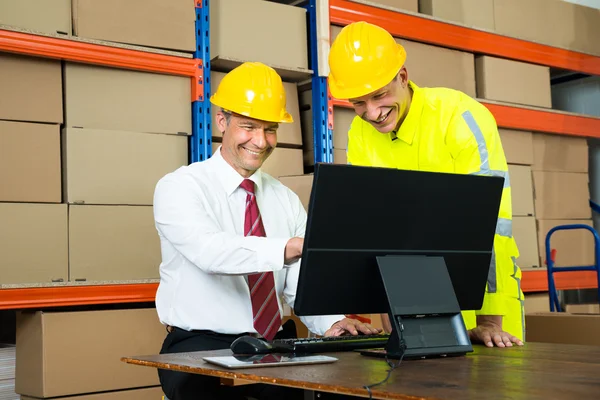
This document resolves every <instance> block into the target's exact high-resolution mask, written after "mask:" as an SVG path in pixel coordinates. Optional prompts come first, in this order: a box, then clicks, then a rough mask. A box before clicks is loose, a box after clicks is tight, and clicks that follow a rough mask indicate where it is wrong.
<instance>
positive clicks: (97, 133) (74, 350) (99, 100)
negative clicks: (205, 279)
mask: <svg viewBox="0 0 600 400" xmlns="http://www.w3.org/2000/svg"><path fill="white" fill-rule="evenodd" d="M126 3H127V4H123V2H120V1H110V0H109V1H86V0H73V1H71V0H49V1H47V2H42V3H39V2H35V1H31V0H8V1H4V2H2V3H1V4H0V24H4V25H7V26H9V29H14V30H26V31H31V32H35V33H40V34H44V35H50V36H54V37H61V38H66V39H69V40H76V41H83V42H93V43H100V44H103V43H106V44H110V45H112V46H117V47H126V48H133V49H137V50H143V51H148V52H159V53H166V54H175V55H178V56H180V57H189V58H191V57H192V54H191V53H192V52H193V51H194V50H195V18H196V17H195V9H194V1H193V0H176V1H169V2H164V1H158V0H156V1H154V0H150V1H147V0H144V1H140V0H132V1H128V2H126ZM107 42H110V43H107ZM0 70H2V73H1V74H0V87H1V88H2V90H0V221H2V223H1V224H0V238H1V240H0V253H1V254H2V255H3V261H2V262H1V263H0V286H3V287H10V286H13V287H15V286H16V287H29V286H40V285H65V284H75V283H76V282H81V281H85V282H87V283H90V282H93V283H100V284H101V283H104V282H113V281H117V282H127V281H132V280H145V279H156V278H158V266H159V264H160V246H159V240H158V235H157V232H156V229H155V227H154V218H153V215H152V203H153V193H154V187H155V185H156V183H157V181H158V180H159V179H160V178H161V177H162V176H164V175H165V174H167V173H168V172H171V171H173V170H175V169H177V168H178V167H180V166H182V165H187V164H188V135H190V134H191V121H192V117H191V106H190V103H191V85H190V78H187V77H179V76H170V75H162V74H154V73H146V72H138V71H134V70H125V69H119V68H108V67H100V66H94V65H88V64H80V63H72V62H61V61H57V60H50V59H42V58H35V57H29V56H21V55H13V54H6V53H0ZM141 332H142V333H143V334H141ZM164 336H165V330H164V327H163V326H162V325H161V324H160V322H159V321H158V318H157V315H156V310H155V309H153V308H148V309H114V310H106V311H78V312H74V311H72V312H69V311H67V310H64V311H58V312H41V311H37V312H22V313H19V314H18V318H17V352H16V353H17V354H16V360H17V361H16V365H17V370H16V385H15V386H16V392H17V393H19V394H20V395H21V398H23V399H34V398H35V399H43V398H49V397H52V398H60V397H62V396H72V397H69V398H70V399H82V400H83V399H86V400H120V399H128V400H129V399H140V400H141V399H157V400H158V399H160V398H161V396H162V391H161V390H160V388H159V387H158V385H159V382H158V377H157V374H156V370H152V369H150V368H148V369H146V368H141V367H134V366H130V365H127V364H125V363H123V362H121V361H120V357H122V356H125V355H136V354H137V355H139V354H156V353H158V351H159V350H160V346H161V343H162V340H163V338H164ZM100 392H102V393H100ZM91 393H97V394H91Z"/></svg>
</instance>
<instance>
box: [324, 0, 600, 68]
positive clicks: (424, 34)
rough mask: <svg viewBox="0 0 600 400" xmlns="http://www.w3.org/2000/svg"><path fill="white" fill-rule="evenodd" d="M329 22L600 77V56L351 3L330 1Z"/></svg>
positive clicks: (345, 0)
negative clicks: (362, 23)
mask: <svg viewBox="0 0 600 400" xmlns="http://www.w3.org/2000/svg"><path fill="white" fill-rule="evenodd" d="M329 19H330V21H331V23H333V24H334V25H341V26H345V25H348V24H350V23H352V22H355V21H366V22H370V23H373V24H376V25H379V26H381V27H382V28H384V29H386V30H387V31H388V32H390V33H391V34H392V35H393V36H396V37H400V38H405V39H409V40H415V41H419V42H424V43H429V44H434V45H437V46H442V47H448V48H452V49H458V50H464V51H468V52H472V53H476V54H486V55H492V56H498V57H502V58H509V59H514V60H518V61H524V62H529V63H533V64H540V65H546V66H549V67H556V68H563V69H567V70H571V71H577V72H583V73H586V74H590V75H600V57H595V56H592V55H588V54H584V53H579V52H575V51H569V50H564V49H559V48H556V47H551V46H546V45H542V44H538V43H533V42H528V41H526V40H520V39H515V38H510V37H507V36H502V35H498V34H495V33H490V32H484V31H480V30H476V29H471V28H467V27H464V26H460V25H453V24H450V23H446V22H441V21H437V20H434V19H431V18H427V17H421V16H418V15H413V14H404V13H400V12H394V11H390V10H384V9H382V8H377V7H373V6H368V5H364V4H358V3H354V2H352V1H348V0H329Z"/></svg>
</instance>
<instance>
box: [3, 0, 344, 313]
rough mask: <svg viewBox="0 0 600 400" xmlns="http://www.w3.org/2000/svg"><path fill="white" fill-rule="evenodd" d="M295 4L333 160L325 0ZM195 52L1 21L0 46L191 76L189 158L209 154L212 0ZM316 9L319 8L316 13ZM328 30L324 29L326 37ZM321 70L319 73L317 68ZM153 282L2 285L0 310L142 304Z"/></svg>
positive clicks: (201, 13)
mask: <svg viewBox="0 0 600 400" xmlns="http://www.w3.org/2000/svg"><path fill="white" fill-rule="evenodd" d="M281 2H283V3H298V4H296V5H299V4H300V3H302V4H301V5H302V6H304V7H305V8H306V10H307V23H308V25H307V26H308V33H309V35H308V36H309V37H308V38H307V40H308V41H309V51H310V54H309V61H310V69H311V70H312V71H313V75H312V77H311V88H312V90H313V92H312V93H313V106H314V110H315V111H317V110H318V112H314V113H313V115H314V117H313V132H315V134H314V138H315V140H314V143H313V144H314V148H315V160H318V162H321V161H325V162H329V161H331V160H332V127H333V122H332V121H333V120H332V115H331V111H332V106H331V98H330V97H329V96H328V91H327V81H326V76H327V75H326V73H324V72H322V71H323V65H321V68H319V63H321V64H322V63H323V59H324V57H319V55H318V50H317V45H316V43H317V41H318V40H319V35H318V33H317V31H318V30H319V29H318V24H319V23H320V24H321V26H322V25H323V24H325V25H326V30H328V24H329V17H328V15H327V11H328V4H327V0H308V1H300V2H298V1H293V2H289V1H281ZM195 8H196V26H195V28H196V33H195V34H196V45H197V47H196V51H195V52H194V55H193V58H192V57H191V56H190V57H186V56H185V55H184V54H181V55H180V56H178V55H169V54H163V53H162V52H154V51H152V50H150V49H147V48H142V47H138V46H122V45H118V44H113V43H111V44H108V43H105V42H99V41H93V40H85V39H79V38H76V37H68V38H67V37H62V36H58V35H43V34H32V33H28V32H24V31H19V30H14V29H12V28H4V27H2V26H0V51H2V52H9V53H17V54H23V55H30V56H38V57H46V58H52V59H58V60H64V61H72V62H80V63H88V64H95V65H103V66H109V67H117V68H124V69H132V70H137V71H147V72H155V73H161V74H171V75H178V76H187V77H190V82H191V88H192V98H191V106H192V135H191V137H190V142H189V160H190V162H196V161H203V160H206V159H207V158H209V157H210V156H211V154H212V143H211V142H212V134H211V106H210V93H211V85H210V71H211V65H210V60H211V58H210V0H195ZM318 10H319V12H318ZM328 38H329V35H328V34H327V40H328ZM319 71H321V72H319ZM157 288H158V284H157V283H126V282H125V283H115V284H106V285H104V284H103V285H92V284H90V285H86V284H80V283H74V284H71V283H68V284H65V285H61V286H50V287H32V288H5V289H0V310H7V309H25V308H38V309H39V308H49V307H63V306H78V305H94V304H112V303H143V302H152V301H154V298H155V294H156V290H157Z"/></svg>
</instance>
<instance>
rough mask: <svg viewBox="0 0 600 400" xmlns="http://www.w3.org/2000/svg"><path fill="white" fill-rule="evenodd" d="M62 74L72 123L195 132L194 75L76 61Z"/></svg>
mask: <svg viewBox="0 0 600 400" xmlns="http://www.w3.org/2000/svg"><path fill="white" fill-rule="evenodd" d="M64 75H65V111H66V113H65V114H66V115H65V125H66V126H67V127H69V128H71V127H80V128H91V129H113V130H123V131H131V132H150V133H169V134H177V133H180V132H184V133H186V134H191V132H192V107H191V105H190V104H191V96H192V95H191V85H190V78H187V77H182V76H171V75H163V74H153V73H148V72H139V71H129V70H124V69H116V68H107V67H100V66H93V65H85V64H76V63H65V73H64ZM92 94H93V95H92Z"/></svg>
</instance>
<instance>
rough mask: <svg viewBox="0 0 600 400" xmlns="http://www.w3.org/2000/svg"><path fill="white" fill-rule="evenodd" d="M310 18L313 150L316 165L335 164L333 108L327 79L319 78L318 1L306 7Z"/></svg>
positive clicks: (311, 2) (310, 0) (309, 45)
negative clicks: (320, 163) (322, 163)
mask: <svg viewBox="0 0 600 400" xmlns="http://www.w3.org/2000/svg"><path fill="white" fill-rule="evenodd" d="M306 10H307V18H308V40H309V42H308V48H309V54H308V56H309V63H310V64H309V65H310V69H312V70H313V77H312V82H311V88H312V112H313V121H312V122H313V146H314V147H313V148H314V159H315V164H316V163H319V162H328V163H330V162H333V106H332V102H331V96H330V95H329V91H328V89H327V77H324V76H319V57H318V40H317V38H318V35H317V0H309V2H308V4H307V5H306Z"/></svg>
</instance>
